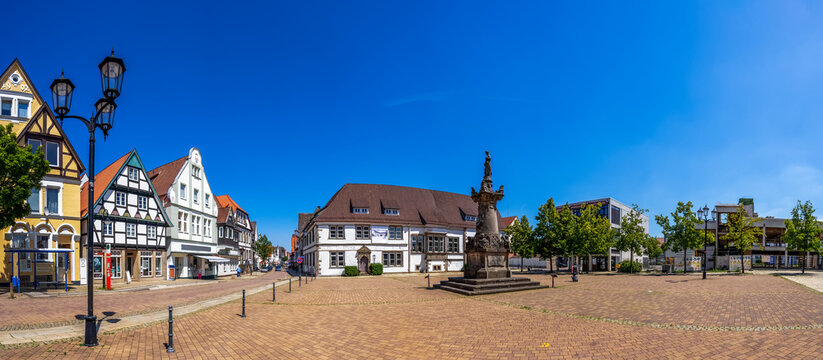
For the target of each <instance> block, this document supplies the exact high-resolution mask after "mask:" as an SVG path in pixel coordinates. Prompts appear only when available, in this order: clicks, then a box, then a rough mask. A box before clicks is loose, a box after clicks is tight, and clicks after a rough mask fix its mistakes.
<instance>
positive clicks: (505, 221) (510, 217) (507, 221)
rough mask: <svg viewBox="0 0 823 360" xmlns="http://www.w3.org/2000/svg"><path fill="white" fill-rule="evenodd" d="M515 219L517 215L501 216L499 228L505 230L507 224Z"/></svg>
mask: <svg viewBox="0 0 823 360" xmlns="http://www.w3.org/2000/svg"><path fill="white" fill-rule="evenodd" d="M515 220H517V216H508V217H504V218H503V224H502V225H501V226H500V230H505V229H506V228H507V227H509V225H511V224H512V223H514V221H515Z"/></svg>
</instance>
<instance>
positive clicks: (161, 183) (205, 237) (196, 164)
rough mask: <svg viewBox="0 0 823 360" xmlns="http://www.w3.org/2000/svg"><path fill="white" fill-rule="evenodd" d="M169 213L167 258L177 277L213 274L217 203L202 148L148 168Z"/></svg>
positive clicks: (218, 259) (215, 270)
mask: <svg viewBox="0 0 823 360" xmlns="http://www.w3.org/2000/svg"><path fill="white" fill-rule="evenodd" d="M149 178H150V179H151V181H152V182H153V183H154V186H155V187H156V189H157V195H158V197H159V198H160V200H161V202H162V204H163V207H164V208H165V209H166V213H168V214H169V216H170V218H171V219H172V222H174V221H177V222H176V224H175V226H174V227H172V228H171V231H170V232H169V245H168V260H167V261H169V264H170V265H173V266H174V269H175V271H174V278H195V279H196V278H213V277H215V276H217V273H218V266H217V265H218V264H221V263H225V262H228V261H229V260H228V259H225V258H222V257H219V256H217V234H216V232H217V203H216V201H215V199H214V196H213V193H212V191H211V186H209V181H208V180H207V178H206V170H205V168H204V165H203V161H202V157H201V156H200V150H198V149H197V148H191V149H190V150H189V154H188V155H186V156H184V157H182V158H179V159H177V160H175V161H172V162H170V163H168V164H165V165H162V166H160V167H157V168H155V169H153V170H151V171H149Z"/></svg>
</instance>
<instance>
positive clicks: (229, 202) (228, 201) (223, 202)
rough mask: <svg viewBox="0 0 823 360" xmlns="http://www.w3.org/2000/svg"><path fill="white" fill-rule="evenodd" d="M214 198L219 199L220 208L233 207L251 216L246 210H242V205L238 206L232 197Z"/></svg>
mask: <svg viewBox="0 0 823 360" xmlns="http://www.w3.org/2000/svg"><path fill="white" fill-rule="evenodd" d="M214 198H215V199H217V204H218V205H219V206H220V207H223V208H224V207H229V206H231V207H233V208H235V209H238V210H240V211H242V212H244V213H246V215H248V214H249V213H248V212H247V211H246V210H243V208H241V207H240V205H237V203H236V202H234V199H232V198H231V196H228V195H217V196H215V197H214Z"/></svg>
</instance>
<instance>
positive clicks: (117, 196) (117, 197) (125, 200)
mask: <svg viewBox="0 0 823 360" xmlns="http://www.w3.org/2000/svg"><path fill="white" fill-rule="evenodd" d="M120 195H123V203H122V204H121V203H120ZM114 204H115V205H117V206H128V205H129V197H128V195H126V193H124V192H122V191H115V192H114Z"/></svg>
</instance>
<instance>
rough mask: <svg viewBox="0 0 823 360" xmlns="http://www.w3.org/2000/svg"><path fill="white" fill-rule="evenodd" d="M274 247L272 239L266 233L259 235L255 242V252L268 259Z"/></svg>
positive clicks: (261, 257)
mask: <svg viewBox="0 0 823 360" xmlns="http://www.w3.org/2000/svg"><path fill="white" fill-rule="evenodd" d="M272 249H273V247H272V245H271V241H269V238H268V237H267V236H266V235H265V234H263V235H260V236H258V237H257V241H255V242H254V252H255V253H256V254H257V256H259V257H260V259H268V258H269V254H271V251H272Z"/></svg>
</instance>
